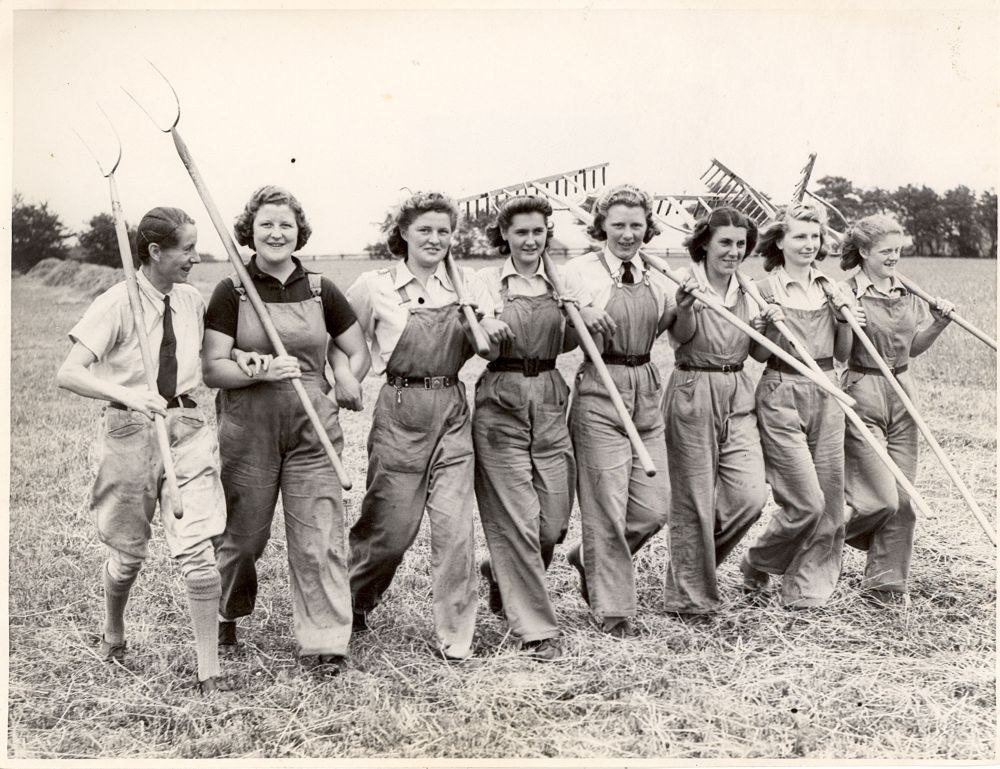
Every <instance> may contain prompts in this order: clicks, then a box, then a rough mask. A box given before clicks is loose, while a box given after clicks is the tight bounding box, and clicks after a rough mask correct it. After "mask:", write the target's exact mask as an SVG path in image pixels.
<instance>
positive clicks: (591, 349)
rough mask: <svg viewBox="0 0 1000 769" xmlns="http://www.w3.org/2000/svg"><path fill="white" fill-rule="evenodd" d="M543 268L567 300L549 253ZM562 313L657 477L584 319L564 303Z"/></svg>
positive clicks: (642, 457) (650, 473)
mask: <svg viewBox="0 0 1000 769" xmlns="http://www.w3.org/2000/svg"><path fill="white" fill-rule="evenodd" d="M542 264H543V265H545V274H546V275H547V276H548V278H549V283H551V284H552V288H554V289H555V291H556V293H557V294H558V295H559V296H565V295H566V293H565V287H564V284H563V282H562V278H560V277H559V275H558V274H557V273H556V270H555V267H554V266H553V265H552V260H551V259H550V258H549V254H548V252H547V251H542ZM563 309H564V310H565V311H566V316H567V317H568V318H569V320H570V322H571V323H572V324H573V328H574V329H575V330H576V335H577V337H579V339H580V346H581V347H582V348H583V350H584V352H585V353H586V354H587V357H588V358H590V362H591V363H592V364H594V370H595V371H597V376H598V378H599V379H600V380H601V383H602V384H603V385H604V389H606V390H607V391H608V397H609V398H611V404H612V405H613V406H614V407H615V411H617V412H618V418H619V419H621V421H622V426H624V428H625V433H626V435H628V439H629V441H630V442H631V444H632V449H633V450H634V451H635V454H636V456H637V457H638V458H639V464H641V465H642V469H643V471H644V472H645V473H646V475H648V476H649V477H653V476H654V475H656V465H654V464H653V458H652V457H651V456H649V451H648V450H647V449H646V446H645V444H644V443H643V442H642V438H641V437H639V431H638V430H637V429H636V427H635V422H633V421H632V417H631V416H630V415H629V413H628V408H627V407H626V406H625V401H624V400H622V396H621V393H619V392H618V388H617V387H616V386H615V381H614V379H612V378H611V372H610V371H608V367H607V364H605V362H604V359H603V358H602V357H601V352H600V350H598V349H597V344H596V343H595V342H594V338H593V337H592V336H591V335H590V331H589V330H588V329H587V326H586V324H585V323H584V322H583V316H582V315H580V311H579V310H578V309H577V308H576V305H575V304H573V303H572V302H564V303H563Z"/></svg>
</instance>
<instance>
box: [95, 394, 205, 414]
mask: <svg viewBox="0 0 1000 769" xmlns="http://www.w3.org/2000/svg"><path fill="white" fill-rule="evenodd" d="M108 406H110V407H111V408H113V409H118V410H119V411H128V406H126V405H125V404H124V403H117V402H115V401H111V403H109V404H108ZM167 408H168V409H196V408H198V404H197V403H195V402H194V399H193V398H189V397H188V396H186V395H175V396H174V397H173V398H171V399H170V400H168V401H167Z"/></svg>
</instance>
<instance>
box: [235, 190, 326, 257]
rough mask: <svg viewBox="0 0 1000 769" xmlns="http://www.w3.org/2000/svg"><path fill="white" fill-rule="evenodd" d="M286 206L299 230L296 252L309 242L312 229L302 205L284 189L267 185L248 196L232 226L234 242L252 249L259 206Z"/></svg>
mask: <svg viewBox="0 0 1000 769" xmlns="http://www.w3.org/2000/svg"><path fill="white" fill-rule="evenodd" d="M266 205H274V206H288V207H289V208H290V209H292V213H294V214H295V224H296V225H297V226H298V228H299V236H298V238H297V239H296V241H295V250H296V251H298V250H299V249H300V248H302V247H303V246H304V245H305V244H306V243H307V242H308V240H309V236H310V235H312V227H310V226H309V221H308V220H307V219H306V213H305V211H303V210H302V204H301V203H299V201H298V199H297V198H296V197H295V196H294V195H293V194H292V193H290V192H289V191H288V190H286V189H285V188H284V187H278V186H276V185H274V184H268V185H265V186H264V187H261V188H260V189H258V190H256V191H255V192H254V193H253V195H251V196H250V200H248V201H247V204H246V205H245V206H244V207H243V212H242V213H241V214H240V215H239V216H238V217H236V224H234V225H233V232H234V233H235V234H236V242H237V243H239V244H240V245H241V246H247V247H248V248H253V220H254V218H255V217H256V216H257V211H259V210H260V208H261V206H266Z"/></svg>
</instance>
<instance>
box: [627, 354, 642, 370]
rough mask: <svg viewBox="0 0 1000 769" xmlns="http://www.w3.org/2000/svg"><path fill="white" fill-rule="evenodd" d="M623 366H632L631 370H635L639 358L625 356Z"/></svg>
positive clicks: (636, 356)
mask: <svg viewBox="0 0 1000 769" xmlns="http://www.w3.org/2000/svg"><path fill="white" fill-rule="evenodd" d="M625 365H626V366H632V367H633V368H635V367H636V366H638V365H639V356H638V355H626V356H625Z"/></svg>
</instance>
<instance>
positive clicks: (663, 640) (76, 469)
mask: <svg viewBox="0 0 1000 769" xmlns="http://www.w3.org/2000/svg"><path fill="white" fill-rule="evenodd" d="M384 265H385V263H376V264H375V266H384ZM313 266H316V267H318V268H319V269H322V270H323V271H324V272H325V273H326V274H328V275H329V276H330V277H332V278H333V279H334V280H335V281H336V282H337V283H338V284H339V285H341V287H343V288H346V286H347V285H349V284H350V282H351V281H352V280H353V278H354V277H355V276H356V275H357V274H358V273H359V272H360V271H362V270H364V269H370V268H371V267H372V266H373V265H372V263H369V262H354V261H329V262H316V263H314V264H313ZM904 266H905V268H906V273H907V274H908V275H910V277H912V278H913V279H915V280H916V281H918V282H919V283H921V284H922V285H923V286H924V287H925V288H927V289H928V290H930V291H931V292H932V293H938V292H939V293H941V294H943V295H945V296H948V297H949V298H951V299H953V300H954V301H956V302H957V303H958V305H959V307H960V311H961V312H962V313H963V314H964V315H965V316H966V317H968V318H969V319H970V320H971V321H973V322H974V323H976V324H977V325H979V326H980V327H982V328H985V329H988V330H989V329H995V328H996V290H995V287H996V267H997V265H996V262H992V261H982V262H973V261H959V260H946V259H933V260H931V259H910V260H907V261H906V262H904ZM748 267H749V269H750V271H751V272H752V273H758V272H759V271H760V265H759V263H751V264H749V265H748ZM826 269H827V270H828V272H830V273H831V274H836V273H837V269H836V267H835V266H834V265H830V266H828V267H827V268H826ZM228 271H229V270H228V267H227V265H225V264H212V265H202V266H200V267H198V268H196V269H195V272H194V280H195V282H196V285H197V286H198V288H199V289H201V290H202V291H203V293H205V294H206V296H207V295H208V293H209V292H210V291H211V288H212V286H213V285H214V283H215V282H216V281H217V280H218V279H219V278H220V277H222V276H223V275H225V274H227V273H228ZM85 306H86V303H85V302H84V301H82V300H81V299H80V297H79V296H78V295H74V294H73V293H72V292H71V291H69V290H67V289H59V288H52V287H47V286H42V285H40V284H39V283H37V282H36V281H33V280H31V279H29V278H18V279H16V280H14V282H13V313H12V316H13V338H12V358H13V359H12V363H11V365H12V367H11V394H12V404H11V428H10V429H11V444H12V445H11V452H12V468H11V510H10V659H9V670H10V685H9V706H10V709H9V723H8V730H9V731H8V735H9V757H11V758H20V759H42V758H60V759H71V758H91V759H96V758H104V759H110V758H143V759H154V758H172V759H178V758H237V757H250V758H260V759H263V758H287V759H294V758H300V759H301V758H343V759H349V758H356V759H361V758H370V759H376V758H411V759H431V758H440V759H461V758H499V759H543V758H557V759H574V758H601V757H603V758H606V759H608V760H615V761H618V762H621V761H627V760H632V759H639V758H659V759H663V760H669V759H727V758H728V759H744V760H747V759H758V760H763V759H807V760H824V761H829V760H835V759H904V760H918V759H927V760H937V761H941V760H955V759H962V760H979V761H984V760H995V759H996V742H995V739H996V737H995V728H996V688H995V679H996V659H995V652H996V641H995V638H996V637H995V627H996V591H995V584H996V583H995V577H996V555H995V550H994V549H993V548H992V547H991V546H990V545H989V544H988V542H987V540H986V539H985V537H984V536H983V534H982V532H981V531H980V529H979V527H978V526H977V525H976V523H975V521H974V519H973V518H972V517H971V515H970V514H969V513H968V511H967V510H966V509H965V507H964V505H963V503H962V501H961V498H960V497H959V495H958V493H957V492H956V491H955V489H954V488H953V487H952V486H951V485H950V484H949V481H948V479H947V476H946V475H945V474H944V472H943V471H942V470H941V469H940V467H939V466H938V464H937V463H936V461H935V459H934V458H933V456H932V455H931V453H930V451H929V450H925V451H923V453H922V457H921V463H920V476H919V482H918V486H919V488H920V490H921V491H922V492H923V494H925V496H926V498H927V500H928V501H929V502H930V504H931V506H932V507H933V511H934V516H933V517H932V518H930V519H924V520H922V521H921V522H920V524H919V528H918V533H917V541H916V552H915V558H914V566H913V574H912V586H911V590H912V597H913V603H912V607H911V608H910V609H909V610H905V611H904V610H884V609H883V610H877V609H874V608H872V607H870V606H869V605H868V604H866V603H865V602H863V601H862V600H861V599H860V598H859V595H858V590H857V588H858V585H859V582H860V578H861V574H862V570H863V560H862V558H861V556H860V555H859V554H858V553H857V552H854V551H850V550H848V551H847V555H846V557H845V561H844V569H843V575H842V578H841V582H840V585H839V587H838V589H837V592H836V594H835V596H834V599H833V601H832V602H831V603H830V605H829V606H828V607H827V608H825V609H823V610H816V611H811V612H797V613H794V614H793V613H790V612H786V611H784V610H782V609H781V608H780V607H779V606H777V605H776V603H774V602H771V603H768V604H766V605H763V606H757V605H751V604H750V603H748V602H747V601H746V600H745V599H744V598H743V597H742V596H741V595H740V593H739V591H738V584H739V580H738V576H739V575H738V572H737V569H736V566H735V564H736V562H737V559H738V557H739V555H740V554H741V552H742V548H741V549H740V550H738V551H737V553H736V557H734V558H733V559H731V560H730V561H727V562H726V563H725V564H724V565H723V566H722V568H721V572H720V575H721V581H722V586H723V592H724V594H725V596H726V604H725V606H724V608H723V610H722V611H721V612H720V613H719V614H718V615H717V616H716V617H715V618H714V620H713V621H712V622H711V623H709V624H704V625H688V624H685V623H682V622H679V621H678V620H676V619H674V618H671V617H669V616H667V615H666V614H665V613H664V612H663V611H662V609H661V607H660V591H661V584H662V576H663V568H664V558H665V543H664V539H663V535H662V534H661V535H660V536H658V537H656V538H655V539H654V540H653V541H652V542H651V543H650V545H649V546H648V547H646V549H645V550H644V551H643V552H642V553H641V554H640V556H639V557H638V559H637V562H636V569H637V572H638V577H639V581H638V586H639V603H640V613H639V617H638V620H637V625H638V626H639V628H640V629H641V631H642V634H641V635H640V637H639V638H637V639H634V640H627V641H616V640H611V639H608V638H607V637H605V636H602V635H601V634H600V633H598V632H597V630H596V628H595V624H594V622H593V621H592V620H591V618H590V617H589V615H588V613H587V610H586V606H585V604H584V603H583V601H582V600H581V598H580V596H579V594H578V592H577V590H576V579H575V573H574V572H573V570H572V569H571V568H570V567H569V566H568V565H567V563H566V561H565V558H564V557H563V555H562V552H564V548H565V546H563V547H560V548H559V551H560V552H557V556H556V560H555V562H554V564H553V566H552V569H551V571H550V577H549V585H550V588H551V591H552V593H553V595H554V596H555V600H556V608H557V612H558V615H559V619H560V622H561V624H562V627H563V629H564V632H565V645H566V649H567V651H568V654H567V656H566V657H565V658H564V659H562V660H560V661H559V662H556V663H552V664H539V663H535V662H532V661H529V660H528V659H525V658H524V656H523V655H522V654H521V653H520V652H519V651H518V650H517V648H516V645H515V644H513V643H512V642H511V639H510V638H509V636H508V635H507V628H506V624H505V623H504V622H503V621H502V620H500V619H498V618H497V617H495V616H493V615H492V614H490V613H489V611H488V610H487V608H486V602H485V586H484V585H481V588H480V590H481V596H482V598H483V600H482V601H481V603H480V613H479V623H478V630H477V640H476V656H475V658H473V659H472V660H469V661H468V662H466V663H464V664H460V665H455V664H448V663H445V662H442V661H440V660H437V659H435V658H434V657H432V656H431V654H430V653H429V651H428V642H429V641H430V640H431V639H432V637H433V631H432V629H431V624H430V601H429V595H430V579H429V571H428V561H429V548H428V538H427V534H428V532H427V528H426V527H424V529H423V530H422V531H421V534H420V537H419V538H418V540H417V543H416V545H415V546H414V548H413V549H412V550H411V552H410V553H409V555H408V556H407V559H406V561H405V562H404V565H403V567H402V568H401V569H400V571H399V573H398V575H397V578H396V580H395V582H394V583H393V585H392V587H391V590H390V593H389V594H388V595H387V596H386V600H385V602H384V604H383V605H382V606H381V607H380V608H379V609H378V610H377V611H376V612H375V613H373V614H372V615H371V617H370V619H369V622H370V624H371V626H372V632H371V633H369V634H367V635H364V636H361V637H359V638H357V639H355V640H354V642H353V643H352V648H351V652H352V656H353V662H352V664H353V669H352V670H351V671H349V672H348V673H346V674H345V675H343V676H341V677H340V678H338V679H334V680H332V681H320V680H317V679H314V678H312V677H311V676H310V675H309V674H308V673H305V672H303V671H301V670H300V669H299V668H298V666H297V663H296V659H295V645H294V641H293V638H292V633H291V605H290V597H289V589H288V584H287V565H286V561H285V548H284V533H283V521H282V517H281V515H280V514H279V515H277V516H276V518H275V527H274V532H273V533H274V536H273V538H272V540H271V544H270V545H269V547H268V550H267V552H266V554H265V557H264V559H263V560H262V561H261V564H260V573H261V593H260V599H259V604H258V606H257V610H256V612H255V613H254V615H253V616H252V617H251V618H249V621H248V622H245V623H244V625H243V636H244V638H245V639H246V640H247V644H246V648H245V651H244V653H243V654H242V655H241V656H239V657H237V658H236V659H235V660H233V661H232V662H230V663H229V669H230V670H231V671H232V672H234V673H236V674H237V675H238V676H239V677H240V678H241V679H242V681H243V684H244V688H243V689H242V691H240V692H238V693H236V694H233V695H223V696H213V697H210V698H205V699H203V698H201V697H200V696H199V695H198V693H197V691H196V689H195V687H194V671H195V661H194V652H193V645H192V636H191V630H190V627H189V625H188V620H187V608H186V602H185V597H184V590H183V583H182V580H181V578H180V574H179V571H178V569H177V568H176V567H175V566H174V564H172V563H171V562H170V559H169V558H168V556H167V554H166V550H165V547H164V545H163V542H162V539H160V538H158V539H157V540H156V541H155V543H154V546H153V547H152V555H151V557H150V559H149V560H148V562H147V564H146V567H145V569H144V570H143V573H142V574H141V575H140V577H139V580H138V582H137V584H136V587H135V589H134V590H133V594H132V599H131V602H130V604H129V609H128V613H127V622H128V635H129V653H128V656H127V658H126V659H125V661H124V663H122V664H110V665H109V664H103V663H100V662H98V661H97V659H96V657H95V655H94V652H93V648H94V643H95V638H96V632H97V631H98V628H99V627H100V622H101V614H102V598H101V592H100V581H99V578H98V575H99V571H100V568H101V563H102V559H103V551H102V547H101V546H100V545H99V543H98V542H97V540H96V537H95V534H94V531H93V526H92V524H91V521H90V519H89V514H88V511H87V508H86V498H87V492H88V489H89V486H90V482H91V471H90V467H89V462H88V447H89V445H90V442H91V439H92V436H93V432H94V429H95V419H96V416H97V413H98V410H99V406H98V405H97V404H96V403H93V402H89V401H85V400H83V399H81V398H78V397H76V396H73V395H70V394H67V393H65V392H61V391H59V390H57V389H56V388H55V386H54V384H53V377H54V374H55V370H56V368H57V367H58V365H59V363H60V362H61V360H62V358H63V357H64V355H65V354H66V352H67V351H68V348H69V342H68V340H67V338H66V332H67V331H68V330H69V329H70V327H71V326H72V325H73V323H74V322H75V321H76V320H77V318H78V317H79V316H80V314H81V313H82V312H83V310H84V308H85ZM654 358H655V360H656V362H657V363H658V365H660V366H661V368H662V369H663V370H664V372H669V370H670V368H671V367H672V362H673V355H672V352H671V350H670V347H669V345H668V344H667V343H666V341H665V340H661V341H660V342H658V343H657V345H656V347H655V348H654ZM579 360H580V353H579V352H576V353H573V354H571V355H567V356H564V357H563V358H562V359H561V365H560V370H561V371H562V373H563V374H564V375H565V376H567V377H570V376H571V375H572V371H573V370H574V369H575V367H576V365H577V364H578V362H579ZM482 368H483V364H482V362H478V361H474V362H471V363H470V364H469V365H468V366H467V367H466V369H465V371H464V374H463V379H464V380H465V382H466V383H467V384H468V385H471V383H472V382H473V381H474V380H475V379H476V377H477V376H478V375H479V373H480V371H481V370H482ZM913 368H914V373H915V378H916V379H917V381H918V382H919V384H920V387H921V393H920V397H919V404H920V405H921V406H922V409H923V414H924V416H925V418H926V419H927V421H928V422H929V424H930V426H931V428H932V429H933V430H934V431H935V434H936V435H937V437H938V439H939V441H940V442H941V444H942V446H943V447H944V449H945V451H946V452H947V453H948V454H949V456H950V457H951V458H952V459H953V461H954V463H955V465H956V467H957V468H958V469H959V472H960V473H961V474H962V477H963V478H964V479H965V481H966V483H967V484H968V485H969V487H970V488H971V489H972V490H973V491H974V493H975V494H976V496H977V498H978V499H979V501H980V504H981V506H982V507H983V509H984V510H985V511H987V514H988V515H989V516H990V518H991V519H992V520H994V521H995V518H996V459H997V457H996V428H997V425H996V358H995V355H994V354H993V353H992V352H991V351H989V350H988V349H987V348H986V347H985V346H984V345H982V344H981V343H979V342H978V341H976V340H974V339H972V338H971V337H970V336H969V335H968V334H966V333H965V332H963V331H962V330H961V329H958V328H954V327H953V328H950V329H948V330H947V331H946V332H945V334H944V335H943V336H942V338H941V339H940V341H939V342H938V344H937V346H936V347H935V348H933V349H932V350H931V351H930V352H928V353H927V354H926V355H924V356H923V357H921V358H919V359H917V361H916V363H915V365H914V367H913ZM758 370H759V369H758ZM755 374H756V372H755ZM379 386H380V383H379V381H378V380H376V379H374V378H369V379H368V380H367V381H366V383H365V397H366V402H367V404H368V409H367V410H366V411H365V412H362V413H343V414H342V422H343V426H344V431H345V434H346V450H345V453H344V460H345V464H346V466H347V468H348V469H349V471H350V472H351V474H352V475H353V478H354V480H355V488H354V489H353V490H352V491H351V492H349V493H347V494H346V495H345V498H346V504H347V511H348V519H349V522H353V520H354V519H355V518H356V516H357V515H358V511H359V507H360V502H361V498H362V496H363V493H364V470H365V450H364V446H365V437H366V434H367V428H368V425H369V423H370V420H371V411H370V408H371V404H372V403H373V402H374V400H375V394H376V392H377V389H378V387H379ZM470 392H471V389H470ZM196 397H197V398H198V400H199V402H200V403H201V404H202V406H203V409H204V412H205V414H206V416H207V417H209V418H211V417H212V416H213V413H212V408H211V394H210V393H208V392H202V393H198V394H197V396H196ZM473 505H474V501H473V500H470V501H469V506H470V511H469V512H470V514H474V510H473ZM772 509H773V508H772V507H771V506H770V505H769V507H768V508H767V509H766V510H765V513H764V517H763V520H766V519H767V517H768V516H769V514H770V512H771V511H772ZM760 525H761V524H758V526H760ZM755 531H756V530H755ZM755 531H754V532H751V536H753V534H754V533H755ZM477 535H478V542H477V550H478V553H477V554H478V555H479V556H484V555H485V554H486V548H485V544H484V541H483V538H482V533H481V530H479V529H478V526H477ZM578 537H579V517H578V513H577V511H574V514H573V519H572V523H571V528H570V533H569V537H568V541H569V542H572V541H573V540H575V539H577V538H578Z"/></svg>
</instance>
